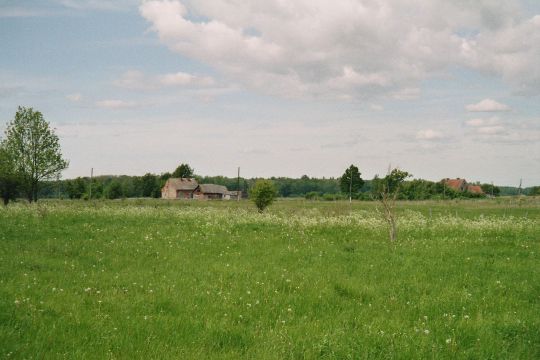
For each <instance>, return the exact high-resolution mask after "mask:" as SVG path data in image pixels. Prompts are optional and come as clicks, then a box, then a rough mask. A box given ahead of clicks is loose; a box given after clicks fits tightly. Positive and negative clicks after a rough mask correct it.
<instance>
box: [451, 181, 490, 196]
mask: <svg viewBox="0 0 540 360" xmlns="http://www.w3.org/2000/svg"><path fill="white" fill-rule="evenodd" d="M441 182H442V183H443V184H445V185H446V186H448V187H449V188H451V189H454V190H456V191H461V192H463V191H468V192H470V193H472V194H483V193H484V192H483V191H482V188H481V187H480V185H473V184H469V183H467V180H465V179H460V178H457V179H449V178H446V179H442V180H441Z"/></svg>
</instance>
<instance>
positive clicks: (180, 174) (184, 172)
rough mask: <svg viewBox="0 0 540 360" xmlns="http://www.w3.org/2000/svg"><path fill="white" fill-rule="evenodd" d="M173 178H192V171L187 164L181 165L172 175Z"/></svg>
mask: <svg viewBox="0 0 540 360" xmlns="http://www.w3.org/2000/svg"><path fill="white" fill-rule="evenodd" d="M172 177H173V178H191V177H193V169H192V168H191V167H190V166H189V165H188V164H181V165H180V166H178V167H177V168H176V170H174V172H173V173H172Z"/></svg>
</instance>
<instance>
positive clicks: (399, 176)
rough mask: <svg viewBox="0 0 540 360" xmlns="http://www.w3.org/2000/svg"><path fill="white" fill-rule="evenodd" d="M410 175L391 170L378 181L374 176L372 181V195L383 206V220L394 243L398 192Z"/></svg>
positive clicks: (401, 171)
mask: <svg viewBox="0 0 540 360" xmlns="http://www.w3.org/2000/svg"><path fill="white" fill-rule="evenodd" d="M410 176H411V175H410V174H409V173H408V172H406V171H403V170H399V169H393V170H392V171H390V172H389V173H388V174H387V175H386V176H385V177H384V178H382V179H380V178H378V177H377V176H375V179H373V184H372V188H373V193H374V196H375V198H376V199H377V200H379V201H380V202H381V204H382V206H383V213H382V214H383V218H384V219H385V220H386V222H387V223H388V228H389V236H390V241H391V242H394V241H396V237H397V223H396V211H395V208H396V200H397V198H398V196H399V191H400V189H401V187H402V185H403V182H404V181H405V179H406V178H408V177H410Z"/></svg>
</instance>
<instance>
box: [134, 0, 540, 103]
mask: <svg viewBox="0 0 540 360" xmlns="http://www.w3.org/2000/svg"><path fill="white" fill-rule="evenodd" d="M139 11H140V13H141V15H142V16H143V17H144V18H145V19H146V20H148V21H149V22H150V24H151V28H152V30H153V31H155V32H156V33H157V34H158V36H159V38H160V41H161V42H162V43H164V44H166V45H167V46H168V47H169V48H170V49H171V50H173V51H175V52H178V53H180V54H182V55H184V56H187V57H190V58H192V59H195V60H197V61H201V62H204V63H206V64H209V65H211V66H213V67H214V68H215V69H217V70H218V71H219V72H221V73H222V74H223V75H224V76H225V78H226V79H228V80H229V81H232V82H238V83H240V84H243V85H244V86H245V87H248V88H251V89H255V90H258V91H260V92H264V93H270V94H277V95H280V96H284V97H330V98H337V99H364V98H366V97H373V96H381V95H390V97H392V98H394V99H398V100H407V99H414V98H417V97H419V96H420V91H419V90H418V87H419V84H420V82H421V81H422V80H424V79H426V78H429V77H430V76H436V75H439V74H441V73H444V72H446V71H447V70H448V69H449V68H451V67H455V66H466V67H471V68H474V69H478V70H480V71H485V72H489V73H493V74H495V75H497V76H501V77H502V78H503V79H504V80H506V81H508V82H509V83H510V84H512V85H513V86H515V87H516V89H519V90H526V89H528V90H531V89H532V90H534V89H536V90H537V91H540V68H539V67H540V65H539V64H540V45H539V44H540V39H539V37H540V25H539V23H540V17H535V18H533V19H529V20H527V19H524V17H523V15H522V14H521V12H520V8H519V3H518V2H517V1H508V2H504V3H500V2H496V3H495V2H493V1H489V0H480V1H475V2H467V4H466V5H465V4H463V3H462V2H460V1H456V2H449V1H445V0H413V1H405V0H400V1H390V0H379V1H363V2H358V1H356V0H341V1H337V2H329V1H324V0H296V1H294V2H292V1H289V2H288V1H268V0H259V1H256V0H253V1H249V2H242V1H227V0H197V1H195V0H185V1H183V2H180V1H157V0H152V1H145V2H143V3H142V4H141V6H140V8H139ZM198 19H203V20H198ZM526 75H527V76H526Z"/></svg>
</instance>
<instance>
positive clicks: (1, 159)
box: [0, 143, 20, 205]
mask: <svg viewBox="0 0 540 360" xmlns="http://www.w3.org/2000/svg"><path fill="white" fill-rule="evenodd" d="M19 180H20V179H19V177H18V175H17V172H16V169H15V163H14V161H13V160H12V159H11V157H10V156H9V154H8V152H7V151H6V149H5V147H4V146H3V145H2V144H1V143H0V197H1V198H2V199H3V201H4V205H7V204H8V203H9V201H10V200H13V199H15V197H16V196H17V190H18V187H19Z"/></svg>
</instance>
